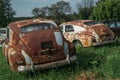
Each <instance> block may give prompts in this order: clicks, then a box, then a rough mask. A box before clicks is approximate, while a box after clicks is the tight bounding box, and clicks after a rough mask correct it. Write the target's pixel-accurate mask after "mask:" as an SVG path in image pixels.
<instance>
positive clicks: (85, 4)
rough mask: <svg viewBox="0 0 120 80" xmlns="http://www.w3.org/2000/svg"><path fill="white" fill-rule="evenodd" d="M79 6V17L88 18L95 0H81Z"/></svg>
mask: <svg viewBox="0 0 120 80" xmlns="http://www.w3.org/2000/svg"><path fill="white" fill-rule="evenodd" d="M77 6H78V15H79V18H80V19H88V18H89V16H90V14H91V12H92V9H93V6H94V0H81V2H80V3H78V4H77Z"/></svg>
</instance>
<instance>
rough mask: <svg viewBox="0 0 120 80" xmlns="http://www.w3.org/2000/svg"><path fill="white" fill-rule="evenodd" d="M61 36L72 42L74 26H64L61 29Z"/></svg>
mask: <svg viewBox="0 0 120 80" xmlns="http://www.w3.org/2000/svg"><path fill="white" fill-rule="evenodd" d="M63 35H64V37H65V39H67V40H68V41H70V42H72V41H73V39H74V26H72V25H64V27H63Z"/></svg>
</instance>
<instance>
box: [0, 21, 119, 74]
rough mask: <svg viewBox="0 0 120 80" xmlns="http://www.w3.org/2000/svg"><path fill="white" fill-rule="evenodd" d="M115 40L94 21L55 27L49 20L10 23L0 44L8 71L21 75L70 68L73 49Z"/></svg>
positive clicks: (72, 59)
mask: <svg viewBox="0 0 120 80" xmlns="http://www.w3.org/2000/svg"><path fill="white" fill-rule="evenodd" d="M1 31H3V29H1ZM4 33H5V31H3V34H4ZM3 34H2V33H1V34H0V35H3ZM116 39H117V37H116V35H115V34H114V33H113V32H112V31H111V30H110V29H109V28H108V27H107V26H106V25H105V24H102V23H100V22H98V21H94V20H76V21H69V22H64V23H62V24H60V26H59V27H58V26H57V25H56V23H55V22H54V21H52V20H46V19H30V20H22V21H16V22H12V23H10V24H9V25H8V26H7V29H6V39H5V40H4V42H3V41H2V39H0V40H1V42H3V43H2V52H3V54H4V56H5V57H6V59H7V61H8V63H9V65H10V68H11V70H13V71H18V72H23V71H34V70H37V69H46V68H53V67H59V66H63V65H66V64H70V63H72V62H75V61H76V60H77V56H76V50H75V46H82V47H89V46H97V45H102V44H108V43H112V42H115V41H116Z"/></svg>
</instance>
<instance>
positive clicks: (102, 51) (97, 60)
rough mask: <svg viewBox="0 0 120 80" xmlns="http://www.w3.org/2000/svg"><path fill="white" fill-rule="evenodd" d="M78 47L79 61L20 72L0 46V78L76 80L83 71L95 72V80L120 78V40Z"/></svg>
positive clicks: (12, 79) (85, 72) (115, 79)
mask: <svg viewBox="0 0 120 80" xmlns="http://www.w3.org/2000/svg"><path fill="white" fill-rule="evenodd" d="M76 49H77V52H78V53H77V56H78V61H77V63H74V64H70V65H66V66H63V67H59V68H54V69H48V70H42V71H40V70H39V71H36V72H35V73H32V72H27V73H22V74H20V73H16V72H12V71H11V70H10V69H9V65H8V64H7V61H6V60H5V57H4V56H3V55H2V51H1V48H0V80H75V79H76V78H78V77H80V76H81V74H82V73H83V74H87V76H89V75H90V74H95V78H96V79H95V80H111V79H112V80H120V42H116V43H113V44H109V45H103V46H99V47H89V48H80V47H77V48H76Z"/></svg>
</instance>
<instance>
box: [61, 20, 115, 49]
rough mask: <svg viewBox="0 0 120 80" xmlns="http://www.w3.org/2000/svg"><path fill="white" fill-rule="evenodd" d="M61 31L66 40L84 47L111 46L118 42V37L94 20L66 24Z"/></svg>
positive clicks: (62, 25) (63, 24)
mask: <svg viewBox="0 0 120 80" xmlns="http://www.w3.org/2000/svg"><path fill="white" fill-rule="evenodd" d="M59 27H60V29H61V31H62V33H63V35H64V37H65V39H66V40H68V41H70V42H71V43H73V44H75V45H79V46H83V47H89V46H97V45H102V44H109V43H112V42H115V41H116V39H117V38H116V35H115V34H114V33H113V32H112V31H111V30H110V29H109V28H108V27H107V26H106V25H104V24H102V23H100V22H99V21H94V20H76V21H70V22H64V23H62V24H61V25H60V26H59Z"/></svg>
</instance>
